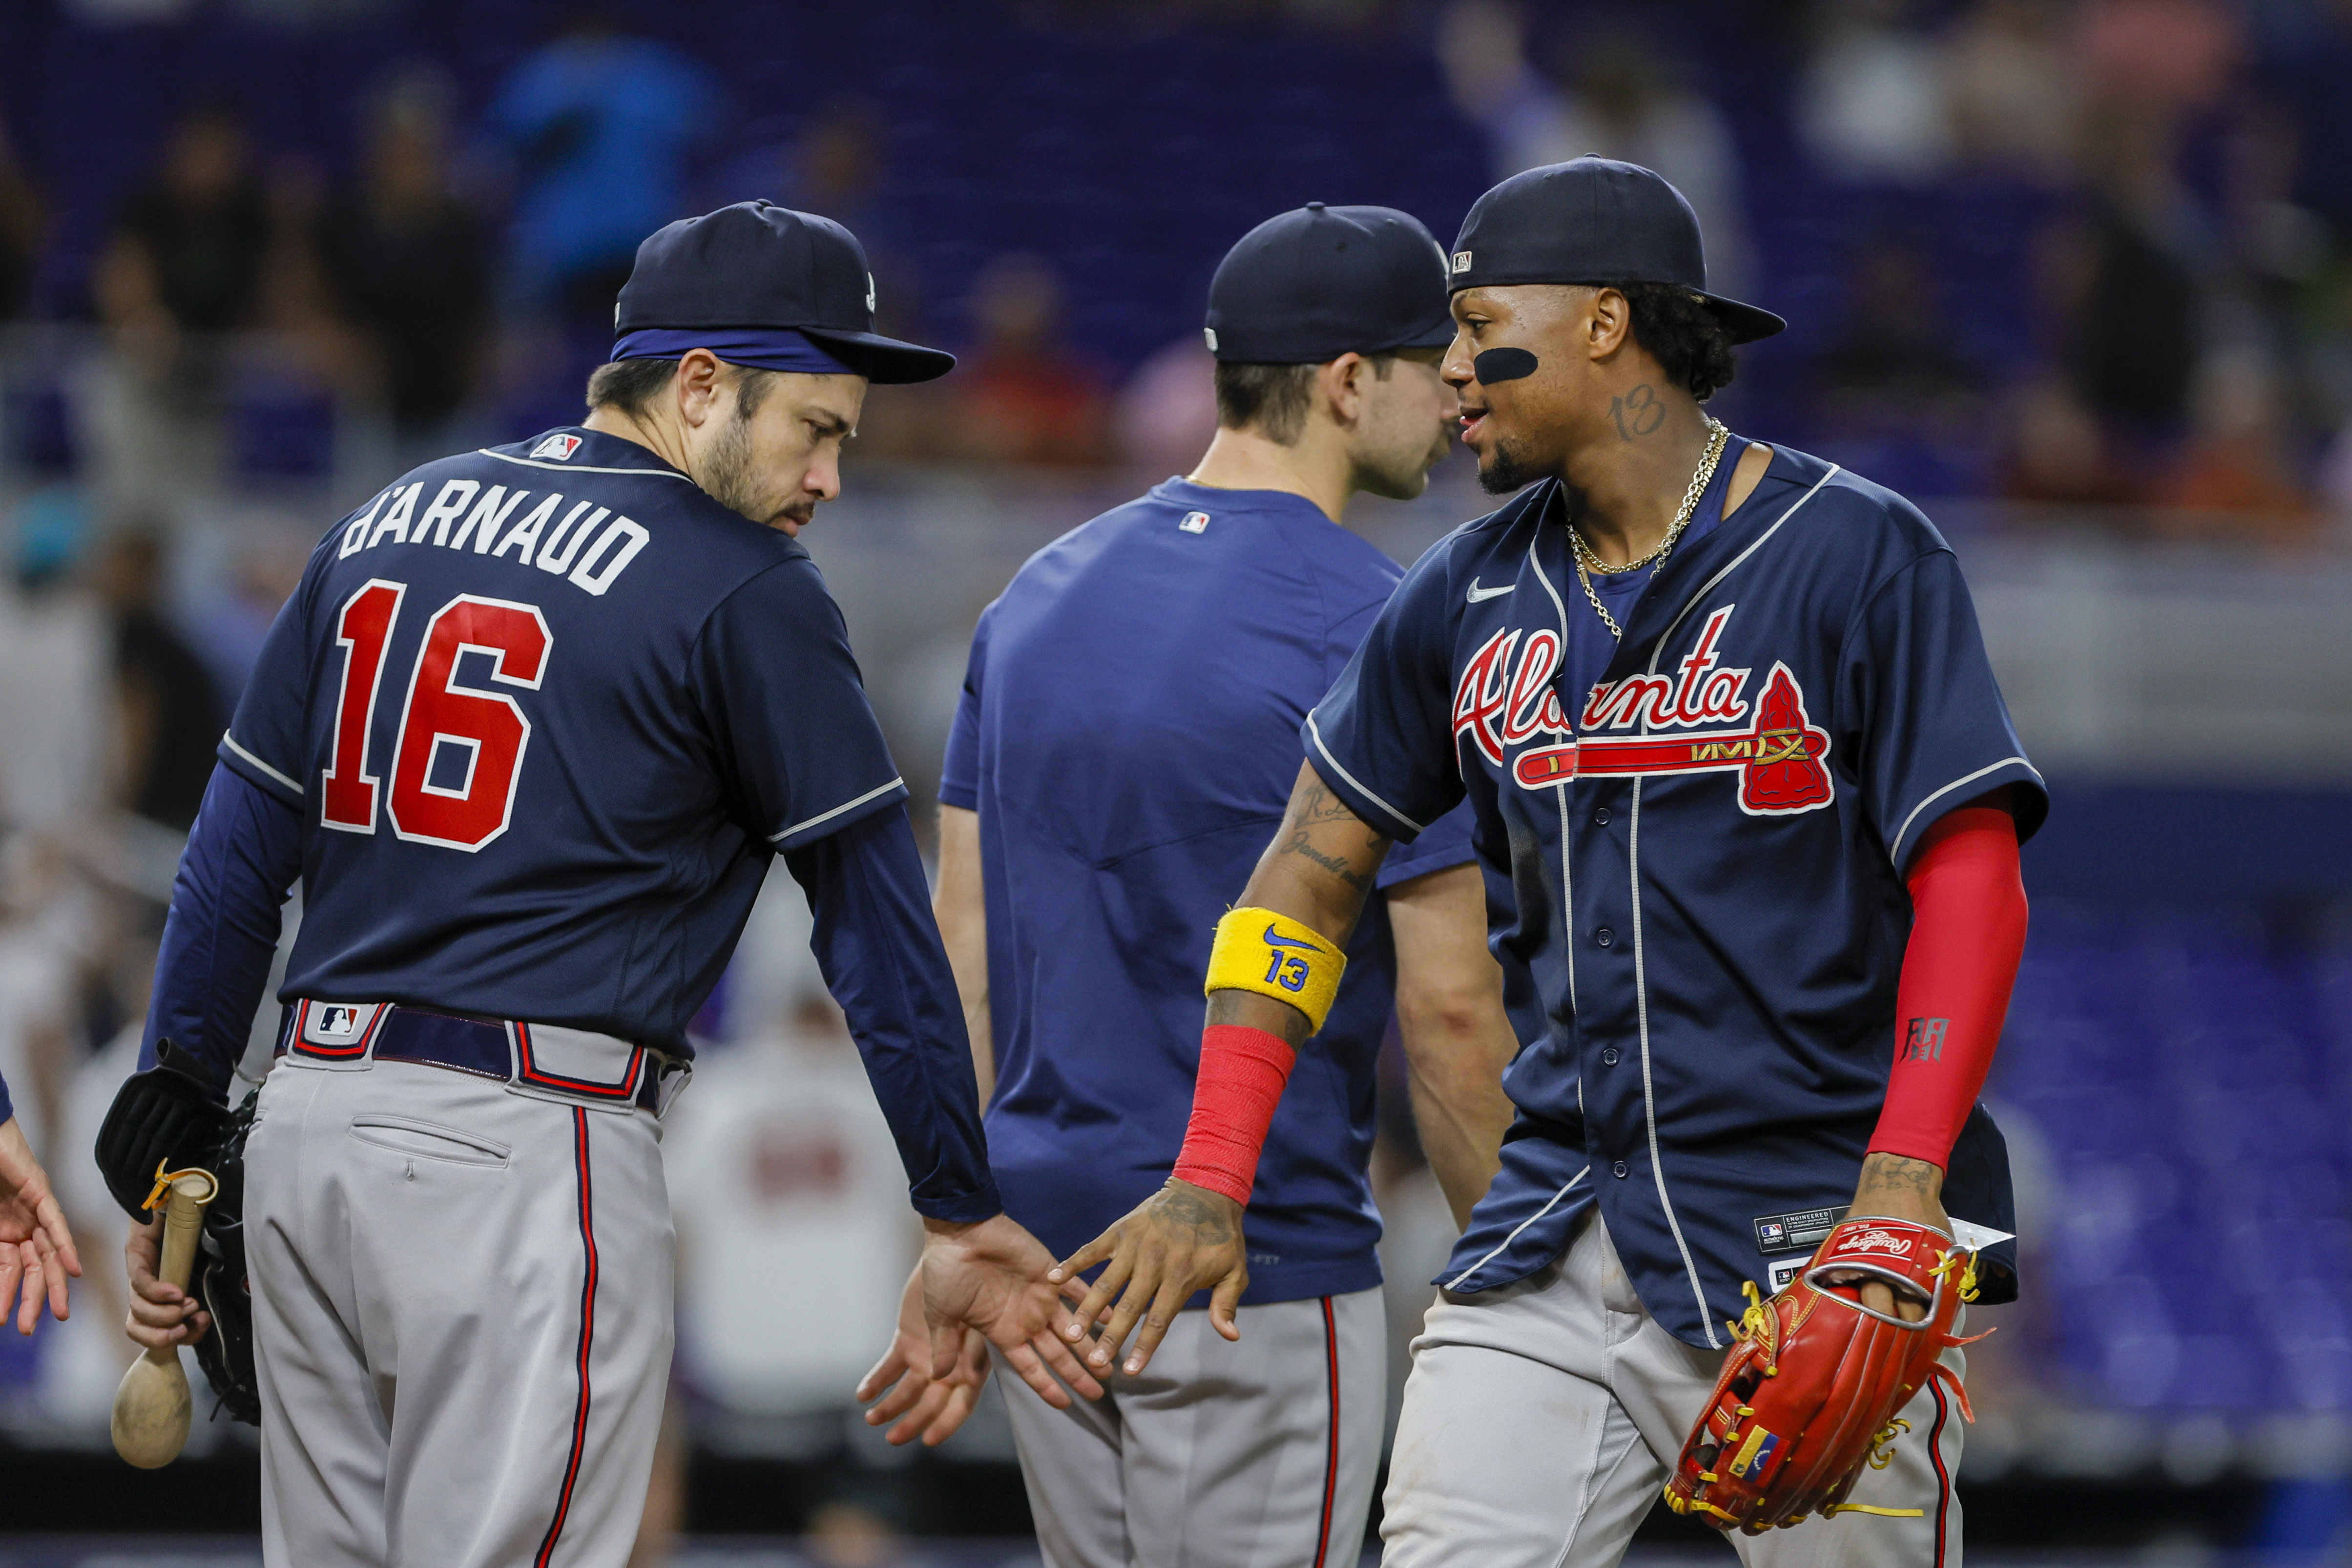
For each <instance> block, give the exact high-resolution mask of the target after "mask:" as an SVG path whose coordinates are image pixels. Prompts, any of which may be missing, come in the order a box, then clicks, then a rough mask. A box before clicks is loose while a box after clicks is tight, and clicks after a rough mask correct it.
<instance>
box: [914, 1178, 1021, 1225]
mask: <svg viewBox="0 0 2352 1568" xmlns="http://www.w3.org/2000/svg"><path fill="white" fill-rule="evenodd" d="M911 1201H912V1202H913V1204H914V1205H915V1212H916V1213H917V1214H919V1215H922V1216H923V1217H924V1218H925V1219H935V1220H938V1221H939V1222H940V1223H941V1224H942V1225H978V1224H980V1223H981V1222H982V1220H991V1219H994V1218H995V1217H996V1216H997V1215H1001V1214H1003V1212H1004V1200H1003V1198H1001V1197H998V1196H997V1195H996V1184H995V1183H994V1182H991V1183H989V1184H987V1185H986V1186H984V1187H982V1188H981V1189H980V1190H979V1191H978V1192H974V1193H966V1194H961V1196H957V1197H928V1196H925V1195H924V1194H920V1193H916V1194H912V1200H911Z"/></svg>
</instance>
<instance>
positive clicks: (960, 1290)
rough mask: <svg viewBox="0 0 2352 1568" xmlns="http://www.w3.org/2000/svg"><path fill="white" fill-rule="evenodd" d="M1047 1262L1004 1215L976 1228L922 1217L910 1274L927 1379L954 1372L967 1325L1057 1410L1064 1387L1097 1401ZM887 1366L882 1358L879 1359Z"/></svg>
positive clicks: (1097, 1388)
mask: <svg viewBox="0 0 2352 1568" xmlns="http://www.w3.org/2000/svg"><path fill="white" fill-rule="evenodd" d="M1053 1266H1054V1255H1053V1254H1052V1253H1050V1252H1048V1251H1046V1250H1045V1246H1044V1245H1043V1244H1042V1243H1041V1242H1039V1241H1038V1239H1037V1238H1036V1237H1034V1236H1032V1235H1030V1234H1029V1233H1028V1232H1027V1231H1026V1230H1024V1229H1023V1228H1022V1227H1021V1226H1020V1225H1019V1224H1017V1223H1016V1222H1015V1221H1013V1219H1012V1218H1011V1217H1010V1216H1009V1215H997V1216H996V1217H995V1218H993V1219H985V1220H982V1221H981V1222H980V1223H979V1224H978V1225H948V1224H946V1223H944V1222H942V1221H939V1220H929V1219H927V1220H925V1221H924V1222H923V1260H922V1262H921V1263H919V1265H917V1266H916V1271H917V1272H918V1273H919V1274H920V1275H921V1276H922V1281H923V1321H924V1326H925V1328H926V1330H927V1331H929V1338H930V1345H931V1353H930V1377H931V1379H932V1381H934V1382H942V1381H947V1380H950V1379H951V1378H953V1377H954V1376H955V1374H956V1366H957V1363H958V1362H959V1361H960V1360H961V1357H962V1356H963V1354H964V1349H965V1347H964V1342H963V1338H962V1334H961V1331H962V1330H963V1329H967V1328H971V1329H977V1330H978V1331H980V1332H981V1333H982V1335H983V1336H985V1337H986V1339H987V1341H988V1342H989V1343H990V1344H992V1345H994V1346H995V1347H996V1348H997V1349H998V1350H1000V1351H1002V1352H1004V1362H1005V1364H1006V1365H1008V1366H1010V1367H1011V1368H1012V1369H1013V1371H1014V1372H1017V1373H1020V1374H1021V1381H1022V1382H1024V1383H1025V1384H1028V1385H1029V1386H1030V1387H1032V1388H1034V1389H1035V1390H1036V1391H1037V1395H1038V1397H1039V1398H1041V1399H1043V1400H1044V1401H1045V1403H1046V1404H1048V1405H1052V1406H1054V1408H1055V1409H1056V1410H1066V1409H1068V1408H1069V1405H1070V1394H1069V1389H1076V1391H1077V1392H1078V1393H1079V1394H1083V1395H1085V1396H1086V1397H1087V1398H1088V1399H1100V1398H1101V1397H1102V1384H1099V1383H1097V1382H1096V1381H1095V1379H1094V1376H1093V1374H1092V1373H1088V1372H1087V1369H1086V1368H1085V1367H1083V1366H1081V1365H1079V1364H1078V1358H1077V1356H1076V1352H1073V1351H1072V1350H1071V1349H1070V1346H1069V1344H1068V1340H1069V1339H1070V1338H1071V1336H1070V1335H1069V1334H1068V1333H1066V1330H1067V1329H1069V1328H1072V1327H1075V1326H1076V1324H1077V1322H1078V1320H1076V1319H1075V1318H1073V1317H1072V1316H1071V1314H1070V1308H1069V1303H1068V1302H1066V1301H1065V1300H1062V1294H1061V1291H1060V1290H1059V1289H1057V1288H1056V1287H1055V1284H1054V1283H1053V1282H1052V1281H1050V1280H1048V1279H1046V1271H1047V1270H1048V1269H1050V1268H1052V1267H1053ZM888 1363H889V1358H887V1357H885V1358H884V1363H883V1364H884V1365H886V1366H887V1364H888ZM880 1371H881V1368H880V1367H877V1368H876V1369H875V1373H879V1372H880ZM873 1375H874V1374H872V1373H869V1374H868V1378H867V1381H868V1382H871V1381H872V1380H873ZM1056 1377H1059V1378H1060V1379H1061V1382H1060V1383H1056V1382H1055V1381H1054V1380H1055V1378H1056ZM1062 1384H1068V1385H1069V1389H1066V1388H1064V1387H1063V1386H1062Z"/></svg>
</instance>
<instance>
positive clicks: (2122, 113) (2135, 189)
mask: <svg viewBox="0 0 2352 1568" xmlns="http://www.w3.org/2000/svg"><path fill="white" fill-rule="evenodd" d="M2087 140H2088V146H2087V149H2086V152H2085V155H2084V164H2085V167H2086V170H2087V172H2088V174H2089V175H2090V177H2091V181H2092V185H2091V190H2090V193H2089V195H2088V197H2087V208H2088V210H2087V213H2086V215H2085V216H2084V219H2083V220H2082V222H2081V223H2080V224H2078V225H2077V226H2074V227H2073V228H2072V229H2071V230H2068V231H2063V232H2062V234H2061V235H2060V236H2059V237H2058V238H2057V242H2056V247H2055V250H2054V252H2053V258H2052V267H2051V271H2050V275H2049V281H2050V283H2051V285H2052V287H2053V293H2054V297H2055V300H2056V303H2057V306H2058V317H2059V330H2060V356H2061V360H2062V363H2063V364H2064V366H2065V370H2066V374H2067V379H2068V381H2069V383H2070V384H2071V385H2072V387H2073V389H2074V395H2076V396H2077V397H2078V398H2080V399H2081V401H2082V403H2083V404H2084V406H2085V407H2087V408H2088V409H2089V410H2090V411H2091V412H2092V413H2093V414H2094V415H2095V416H2097V417H2098V418H2099V420H2100V422H2101V424H2102V425H2103V426H2105V428H2106V431H2107V435H2108V437H2109V439H2110V440H2111V441H2118V440H2119V441H2121V442H2123V443H2125V444H2126V445H2127V446H2146V445H2147V444H2150V443H2162V442H2166V441H2168V440H2170V439H2172V438H2174V437H2177V436H2178V435H2179V429H2180V426H2181V425H2182V424H2183V423H2184V421H2185V420H2186V418H2187V416H2188V413H2189V384H2190V383H2191V381H2192V380H2193V378H2194V377H2195V374H2196V370H2197V360H2198V354H2199V340H2200V334H2201V328H2202V325H2203V322H2202V320H2201V318H2202V313H2203V307H2204V289H2203V284H2202V280H2201V279H2200V272H2199V264H2200V259H2201V258H2200V250H2201V247H2202V245H2203V235H2202V231H2201V225H2200V222H2199V219H2198V217H2197V216H2196V214H2195V212H2194V210H2193V208H2192V207H2191V206H2190V205H2189V200H2188V198H2187V196H2186V195H2185V194H2184V193H2183V192H2182V191H2181V189H2180V186H2179V182H2178V180H2177V179H2176V177H2175V175H2174V173H2173V167H2172V165H2173V149H2174V140H2173V135H2172V132H2171V131H2170V129H2169V127H2168V123H2167V121H2165V120H2163V119H2162V118H2161V117H2160V116H2158V114H2156V113H2153V112H2149V111H2145V110H2134V109H2130V108H2127V107H2125V106H2123V105H2120V104H2110V105H2107V106H2105V108H2104V109H2103V110H2101V111H2099V112H2097V113H2095V115H2094V116H2093V117H2092V121H2091V124H2090V131H2089V136H2088V138H2087Z"/></svg>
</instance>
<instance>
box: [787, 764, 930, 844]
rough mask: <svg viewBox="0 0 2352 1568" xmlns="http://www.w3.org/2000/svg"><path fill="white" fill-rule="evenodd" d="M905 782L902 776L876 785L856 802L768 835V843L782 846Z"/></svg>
mask: <svg viewBox="0 0 2352 1568" xmlns="http://www.w3.org/2000/svg"><path fill="white" fill-rule="evenodd" d="M906 782H907V781H906V779H905V778H904V777H903V776H902V777H899V778H895V779H892V780H891V781H890V782H889V783H888V784H877V785H876V786H875V787H874V788H872V789H869V790H867V791H866V793H865V794H864V795H859V796H858V797H857V798H856V800H845V801H843V802H842V803H841V804H840V805H836V806H835V807H834V808H833V809H832V810H831V811H820V812H818V813H817V814H816V815H815V816H812V817H810V818H809V819H808V820H807V821H805V822H795V823H793V825H792V826H790V827H787V828H784V829H782V831H780V832H776V833H771V834H769V835H768V842H769V843H771V844H782V842H783V841H784V840H785V839H787V838H790V837H792V836H793V834H795V833H802V832H805V831H806V830H807V829H809V828H812V827H814V826H816V825H817V824H818V823H820V822H831V821H832V820H833V819H834V818H835V817H836V816H840V815H841V814H842V813H843V812H845V811H848V810H850V809H852V808H853V807H856V806H860V805H865V804H866V802H867V801H869V800H872V799H873V798H874V797H875V796H876V795H888V794H889V793H890V792H891V791H892V790H894V789H897V788H898V787H899V786H901V785H902V784H905V783H906Z"/></svg>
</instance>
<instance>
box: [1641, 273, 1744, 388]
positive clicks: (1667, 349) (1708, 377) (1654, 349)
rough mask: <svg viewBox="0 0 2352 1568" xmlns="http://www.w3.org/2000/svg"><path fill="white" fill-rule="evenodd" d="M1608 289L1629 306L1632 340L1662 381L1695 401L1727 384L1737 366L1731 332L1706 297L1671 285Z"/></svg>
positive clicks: (1651, 284) (1645, 285)
mask: <svg viewBox="0 0 2352 1568" xmlns="http://www.w3.org/2000/svg"><path fill="white" fill-rule="evenodd" d="M1612 287H1613V288H1615V289H1616V290H1617V291H1618V292H1619V293H1621V294H1622V295H1624V296H1625V302H1626V303H1627V304H1629V305H1631V306H1633V341H1634V342H1637V343H1639V344H1641V345H1642V347H1643V349H1645V350H1647V351H1648V353H1649V355H1650V357H1651V358H1652V359H1654V360H1656V361H1657V362H1658V368H1659V369H1661V370H1663V371H1664V372H1665V373H1666V379H1667V380H1668V381H1670V382H1672V383H1674V384H1675V385H1676V386H1680V387H1684V388H1685V389H1687V390H1688V391H1689V393H1690V395H1692V396H1693V397H1696V398H1697V399H1698V400H1699V401H1700V402H1701V403H1705V402H1706V400H1707V399H1708V398H1709V397H1712V396H1713V395H1715V394H1716V393H1717V391H1718V390H1719V389H1721V388H1723V387H1726V386H1728V385H1730V384H1731V378H1732V376H1733V375H1734V374H1737V373H1738V368H1739V366H1738V358H1737V356H1736V355H1734V354H1733V353H1732V350H1731V334H1730V332H1729V331H1727V330H1726V329H1725V327H1724V325H1723V322H1722V321H1719V320H1718V319H1717V316H1716V314H1715V312H1714V311H1713V310H1709V309H1707V305H1706V300H1702V299H1700V298H1699V297H1698V296H1697V295H1696V294H1694V293H1692V292H1691V291H1690V290H1689V289H1680V288H1677V287H1675V285H1674V284H1671V283H1618V284H1613V285H1612Z"/></svg>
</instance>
